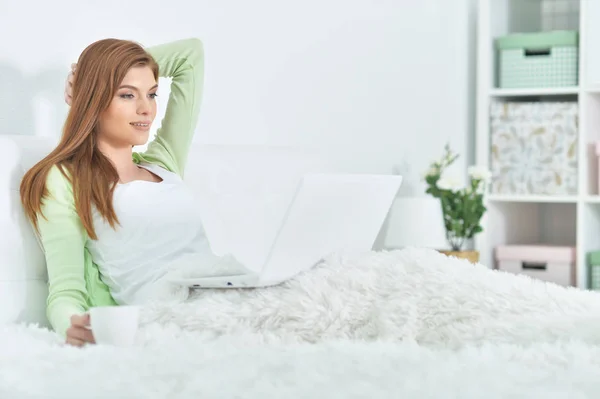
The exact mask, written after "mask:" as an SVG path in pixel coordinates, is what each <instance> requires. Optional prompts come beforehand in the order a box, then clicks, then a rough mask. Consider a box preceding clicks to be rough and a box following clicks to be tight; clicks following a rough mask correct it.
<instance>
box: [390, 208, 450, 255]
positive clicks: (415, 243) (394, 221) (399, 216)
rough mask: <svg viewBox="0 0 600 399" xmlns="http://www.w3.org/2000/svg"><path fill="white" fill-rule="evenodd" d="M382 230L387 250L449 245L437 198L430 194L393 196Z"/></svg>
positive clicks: (444, 246) (445, 247)
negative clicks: (394, 197) (383, 229)
mask: <svg viewBox="0 0 600 399" xmlns="http://www.w3.org/2000/svg"><path fill="white" fill-rule="evenodd" d="M383 233H384V235H383V247H384V248H386V249H397V248H403V247H425V248H433V249H447V248H448V243H447V241H446V230H445V228H444V220H443V215H442V207H441V205H440V201H439V199H437V198H433V197H429V196H422V197H398V198H396V200H395V201H394V204H393V206H392V208H391V210H390V214H389V216H388V219H387V221H386V226H385V231H384V232H383Z"/></svg>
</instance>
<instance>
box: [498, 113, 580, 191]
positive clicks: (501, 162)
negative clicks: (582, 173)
mask: <svg viewBox="0 0 600 399" xmlns="http://www.w3.org/2000/svg"><path fill="white" fill-rule="evenodd" d="M578 112H579V109H578V104H577V102H572V101H568V102H495V103H493V104H492V106H491V109H490V118H491V120H490V124H491V126H490V129H491V138H490V139H491V140H490V141H491V148H490V152H491V153H490V159H491V162H490V167H491V170H492V184H491V192H492V193H495V194H508V195H526V194H533V195H576V194H577V168H578V156H577V155H578V154H577V152H578V151H577V140H578Z"/></svg>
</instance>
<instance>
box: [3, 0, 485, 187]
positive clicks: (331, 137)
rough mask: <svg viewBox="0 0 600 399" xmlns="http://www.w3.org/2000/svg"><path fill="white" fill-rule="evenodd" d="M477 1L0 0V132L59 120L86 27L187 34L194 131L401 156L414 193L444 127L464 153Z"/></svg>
mask: <svg viewBox="0 0 600 399" xmlns="http://www.w3.org/2000/svg"><path fill="white" fill-rule="evenodd" d="M166 4H169V5H168V6H167V5H166ZM473 4H474V1H473V0H452V1H448V0H371V1H366V0H303V1H298V2H291V1H281V0H255V1H252V2H249V1H243V0H220V1H207V0H197V1H191V0H187V1H185V0H172V1H168V2H167V1H157V0H143V1H141V0H140V1H128V2H125V1H123V0H103V1H97V2H82V1H75V0H54V1H42V0H39V1H31V0H20V1H18V2H17V1H8V0H0V37H1V38H2V40H0V133H4V134H6V133H13V134H14V133H18V134H31V135H58V134H60V128H61V126H62V123H63V120H64V117H65V114H66V106H65V105H64V102H63V98H62V90H63V83H64V78H65V76H66V73H67V70H68V67H69V65H70V63H71V62H73V61H75V60H76V58H77V57H78V55H79V53H80V52H81V51H82V50H83V49H84V47H85V46H87V45H88V44H89V43H91V42H92V41H95V40H98V39H101V38H104V37H118V38H126V39H133V40H136V41H138V42H141V43H142V44H144V45H152V44H156V43H160V42H164V41H168V40H174V39H178V38H182V37H188V36H196V37H199V38H201V39H202V40H203V41H204V44H205V49H206V67H207V69H206V93H205V97H204V106H203V109H202V116H201V120H200V124H199V126H198V134H197V140H199V141H201V142H204V143H213V144H214V143H216V144H219V143H225V144H229V143H235V144H239V143H247V144H276V145H292V146H305V147H306V146H307V147H317V148H320V149H327V150H329V151H331V154H332V155H333V156H335V157H336V158H341V159H343V160H345V161H347V162H348V165H349V167H351V168H352V169H355V170H361V171H375V172H386V173H387V172H392V171H393V170H394V168H395V167H396V169H397V170H399V171H400V172H401V173H403V174H404V175H405V179H406V180H405V184H404V186H403V192H404V194H407V195H410V194H416V195H422V190H423V186H422V185H421V182H420V181H419V179H420V175H421V173H422V171H423V170H424V169H425V168H426V166H427V165H428V163H429V162H430V161H431V160H432V158H434V157H437V156H438V155H439V154H440V153H441V151H442V148H443V145H444V143H445V142H446V141H450V142H451V143H452V145H453V147H454V148H455V149H456V150H457V151H460V153H461V154H464V157H463V158H461V162H460V163H459V165H458V166H459V168H460V170H464V168H465V163H464V162H465V161H466V160H468V159H471V152H472V148H473V145H472V143H470V142H469V141H470V138H471V135H472V126H471V118H472V117H471V112H472V107H473V104H472V98H471V95H472V93H473V87H472V84H473V80H474V65H473V55H472V51H473V48H474V43H473V42H472V39H471V37H472V36H470V35H472V34H473V32H472V29H473V26H474V13H473V11H474V7H473ZM166 93H167V91H166V90H162V93H160V92H159V94H162V100H163V101H165V98H166ZM165 102H166V101H165Z"/></svg>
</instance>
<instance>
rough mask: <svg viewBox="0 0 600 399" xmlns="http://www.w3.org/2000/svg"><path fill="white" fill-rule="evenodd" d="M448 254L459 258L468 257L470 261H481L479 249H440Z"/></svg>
mask: <svg viewBox="0 0 600 399" xmlns="http://www.w3.org/2000/svg"><path fill="white" fill-rule="evenodd" d="M439 252H441V253H443V254H444V255H446V256H453V257H456V258H459V259H466V260H468V261H469V262H471V263H473V264H475V263H477V262H479V251H452V250H439Z"/></svg>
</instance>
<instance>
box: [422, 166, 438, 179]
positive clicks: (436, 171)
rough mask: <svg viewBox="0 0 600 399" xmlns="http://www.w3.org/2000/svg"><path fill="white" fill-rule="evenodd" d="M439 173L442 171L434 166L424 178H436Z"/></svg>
mask: <svg viewBox="0 0 600 399" xmlns="http://www.w3.org/2000/svg"><path fill="white" fill-rule="evenodd" d="M438 173H440V170H439V169H438V168H436V167H434V166H432V167H430V168H429V169H427V171H426V172H425V174H424V175H423V178H427V177H429V176H435V175H437V174H438Z"/></svg>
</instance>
